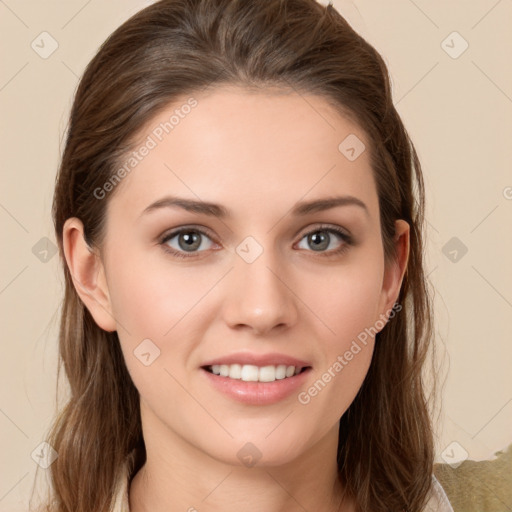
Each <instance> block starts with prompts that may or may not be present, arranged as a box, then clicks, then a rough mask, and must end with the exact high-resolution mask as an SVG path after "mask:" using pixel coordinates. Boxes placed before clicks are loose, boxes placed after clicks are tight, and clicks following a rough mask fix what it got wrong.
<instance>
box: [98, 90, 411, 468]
mask: <svg viewBox="0 0 512 512" xmlns="http://www.w3.org/2000/svg"><path fill="white" fill-rule="evenodd" d="M187 99H188V97H186V98H185V99H184V100H183V102H182V103H178V104H173V105H172V106H170V107H169V108H167V109H166V110H165V111H163V112H162V113H161V114H159V115H158V116H157V117H156V118H155V119H154V120H153V121H152V122H151V123H149V124H148V126H147V128H145V129H144V132H143V134H142V135H141V137H140V141H141V142H140V144H139V145H138V146H137V155H132V156H133V158H135V159H136V163H135V160H133V161H131V164H130V163H128V159H127V160H126V162H122V163H121V165H123V164H124V163H128V164H127V166H126V167H125V169H130V171H129V172H127V173H126V174H127V175H126V176H125V177H124V178H123V179H122V181H121V183H120V184H118V185H117V186H116V190H115V193H113V194H112V192H110V193H111V194H112V197H111V198H109V197H106V198H103V199H101V198H99V199H97V200H105V201H107V200H108V201H109V202H108V210H107V223H106V239H105V245H104V248H103V254H104V259H103V262H102V264H103V265H104V267H103V268H102V275H103V276H104V279H105V280H104V281H102V280H101V279H100V280H99V285H100V287H101V286H102V283H103V286H104V292H105V297H106V299H105V302H104V307H99V305H98V303H99V302H101V300H98V301H91V302H90V303H88V307H89V308H90V310H91V312H92V313H93V315H94V317H95V319H96V321H97V322H98V324H99V325H100V326H101V327H103V328H104V329H106V330H117V332H118V335H119V339H120V343H121V347H122V350H123V353H124V357H125V360H126V364H127V367H128V370H129V372H130V375H131V377H132V379H133V382H134V384H135V386H136V387H137V389H138V391H139V393H140V397H141V409H142V415H143V424H144V429H145V432H144V433H145V438H146V442H147V438H148V437H149V436H152V438H153V439H154V438H159V437H161V438H162V439H165V438H170V437H169V436H171V437H172V438H173V439H179V440H180V442H185V443H187V444H190V445H192V446H193V447H194V448H196V449H199V450H200V451H202V452H203V453H206V454H208V455H210V456H212V457H213V458H214V459H217V460H222V461H224V462H228V463H233V464H240V463H247V461H248V460H249V459H247V458H245V459H244V457H246V455H249V456H251V455H252V456H253V458H254V460H256V459H259V460H258V463H259V464H265V463H266V464H269V465H277V464H282V463H286V462H289V461H292V460H294V459H295V458H297V457H298V456H300V454H301V453H303V452H305V451H306V450H308V449H309V448H311V447H313V445H315V444H316V443H318V442H319V441H321V440H322V439H324V438H325V437H326V436H327V434H329V433H331V434H332V433H333V431H336V433H337V428H338V421H339V419H340V417H341V416H342V415H343V414H344V412H345V411H346V410H347V408H348V407H349V406H350V404H351V402H352V401H353V400H354V397H355V396H356V394H357V392H358V390H359V388H360V387H361V384H362V382H363V380H364V378H365V376H366V374H367V371H368V367H369V365H370V361H371V357H372V352H373V347H374V337H373V335H374V333H375V332H376V331H378V330H381V329H382V327H383V325H384V322H383V318H384V316H385V315H386V314H389V312H390V309H391V307H392V306H393V304H394V302H395V300H396V297H397V295H398V291H399V286H400V283H401V278H402V275H403V267H402V268H398V269H397V268H396V267H390V268H389V269H386V268H385V265H384V253H383V245H382V240H381V231H380V220H379V207H378V196H377V190H376V186H375V182H374V179H373V177H372V171H371V168H370V163H369V152H368V151H367V150H365V149H364V147H366V148H368V144H369V142H368V140H367V138H366V136H365V134H364V133H363V132H362V130H361V129H360V128H359V127H358V126H357V125H355V124H353V123H352V122H350V121H349V120H347V119H345V118H343V117H341V116H340V115H338V114H336V113H335V112H334V110H332V109H331V107H329V105H328V104H327V103H326V102H325V100H324V99H322V98H320V97H317V96H313V95H298V94H296V93H293V92H292V93H290V94H289V95H283V94H279V95H278V94H275V93H273V92H271V91H270V90H268V91H266V92H258V93H250V92H247V91H245V90H242V89H235V88H221V89H217V90H215V91H214V92H213V93H211V94H209V95H195V96H194V100H190V101H189V102H188V103H187ZM185 105H190V107H185ZM173 114H174V116H175V117H174V118H172V120H171V121H170V118H171V116H172V115H173ZM166 122H167V123H168V124H167V125H166V124H165V123H166ZM167 132H168V133H167ZM347 137H348V138H347ZM363 144H364V146H363ZM143 146H145V147H146V148H147V150H143V149H139V148H142V147H143ZM121 165H120V167H121ZM123 174H124V173H123V172H120V173H119V175H120V176H121V177H122V176H123ZM105 189H106V190H108V186H107V187H105ZM107 196H108V194H107ZM98 197H101V193H100V192H98ZM171 198H172V199H173V200H174V199H180V200H182V201H183V205H186V204H188V205H189V206H188V207H180V206H179V204H177V203H176V204H174V205H173V204H171ZM334 198H344V199H340V200H339V202H338V204H337V205H335V206H332V205H331V206H332V207H330V208H323V207H322V204H324V203H322V202H323V201H325V200H326V199H334ZM186 202H187V203H186ZM317 202H318V204H316V203H317ZM196 203H198V204H196ZM155 204H156V205H155ZM213 204H215V205H217V206H212V205H213ZM151 205H154V206H153V207H152V206H151ZM308 205H311V206H309V207H308ZM324 206H325V205H324ZM220 212H224V214H223V215H219V213H220ZM183 228H186V229H183ZM397 228H398V232H399V233H405V235H404V236H402V237H401V238H400V243H401V244H402V247H403V251H405V255H406V253H407V225H405V223H403V222H402V223H400V222H399V223H398V224H397ZM180 229H183V233H181V235H180V234H179V232H178V230H180ZM333 230H334V231H333ZM335 230H339V231H340V232H341V234H338V233H336V231H335ZM405 257H406V256H405ZM105 311H108V312H109V313H110V314H111V315H112V316H110V314H109V315H107V314H106V313H105ZM391 321H392V320H391ZM237 362H238V363H240V365H241V367H238V366H236V363H237ZM211 363H217V364H219V365H220V364H222V363H226V364H228V363H229V365H228V366H226V367H224V368H217V367H214V368H212V369H213V370H216V371H217V372H218V371H219V370H220V371H222V372H223V374H225V372H231V373H230V374H231V375H232V376H233V377H234V378H231V377H229V376H223V375H214V374H212V373H210V372H209V371H208V370H207V369H205V368H204V366H205V365H209V364H211ZM249 363H252V365H250V366H248V367H246V368H242V366H244V364H249ZM251 366H256V367H257V368H256V372H259V373H255V372H254V370H255V369H254V368H251ZM264 366H270V368H266V369H265V370H263V371H262V372H260V370H259V368H260V367H264ZM279 366H285V367H288V366H297V367H299V369H300V368H302V367H307V369H306V371H304V372H303V373H300V374H298V375H296V376H293V377H287V378H284V379H283V378H282V377H283V369H282V368H281V369H280V368H277V367H279ZM292 371H295V370H292ZM238 372H241V374H243V375H244V378H248V379H253V378H259V379H262V380H265V379H268V380H272V379H275V380H274V382H254V381H245V380H241V379H239V378H236V377H237V376H240V375H241V374H240V373H238ZM276 372H277V377H279V378H276ZM288 375H289V374H288ZM336 435H337V434H336ZM247 443H252V445H254V446H251V445H248V444H247Z"/></svg>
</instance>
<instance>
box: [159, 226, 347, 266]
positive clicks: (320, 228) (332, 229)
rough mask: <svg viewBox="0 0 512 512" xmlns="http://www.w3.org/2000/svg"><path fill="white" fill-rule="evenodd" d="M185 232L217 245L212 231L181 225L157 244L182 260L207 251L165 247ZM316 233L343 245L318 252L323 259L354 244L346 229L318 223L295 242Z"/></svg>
mask: <svg viewBox="0 0 512 512" xmlns="http://www.w3.org/2000/svg"><path fill="white" fill-rule="evenodd" d="M187 231H195V232H197V233H199V234H201V235H204V236H206V237H208V238H209V239H210V240H212V242H214V243H215V244H217V245H219V243H218V242H217V241H216V237H215V235H212V231H211V230H210V229H209V228H207V227H205V226H201V225H183V226H180V227H178V228H174V229H171V230H169V231H167V232H165V233H163V234H162V235H161V236H160V237H159V238H158V240H159V244H160V245H162V246H166V247H164V250H165V251H166V252H169V253H171V254H173V255H178V257H183V258H188V257H191V258H193V257H194V256H196V255H199V254H201V253H204V252H207V251H197V252H190V253H187V252H186V251H176V250H175V249H173V248H171V247H169V246H167V242H168V241H169V240H170V239H172V238H174V237H175V236H177V235H179V234H181V233H182V232H187ZM317 231H328V232H331V233H335V234H336V235H338V236H339V237H340V238H341V239H342V241H343V244H342V246H341V248H338V249H332V250H330V251H320V252H318V254H320V255H322V254H324V255H325V257H329V256H334V255H336V254H337V253H338V252H339V251H340V250H341V249H346V248H347V246H350V245H354V244H355V243H354V240H353V237H352V234H351V233H350V231H349V230H347V229H346V228H343V227H341V226H337V225H333V224H323V223H319V224H317V225H314V226H313V227H307V228H304V230H303V231H299V233H301V234H300V237H299V240H298V241H297V243H299V242H301V241H302V239H303V238H304V237H305V236H307V235H310V234H313V233H316V232H317ZM296 236H299V235H295V237H296ZM295 237H294V238H295ZM306 252H312V253H314V252H315V251H306Z"/></svg>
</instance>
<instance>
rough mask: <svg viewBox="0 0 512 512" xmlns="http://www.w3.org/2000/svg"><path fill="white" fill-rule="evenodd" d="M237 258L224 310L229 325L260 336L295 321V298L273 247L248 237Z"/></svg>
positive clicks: (239, 247) (240, 246) (239, 246)
mask: <svg viewBox="0 0 512 512" xmlns="http://www.w3.org/2000/svg"><path fill="white" fill-rule="evenodd" d="M234 258H235V259H234V269H233V271H232V272H231V276H230V285H229V286H230V289H229V291H228V294H227V295H228V296H227V297H226V302H225V307H224V314H225V319H226V322H227V323H228V324H229V325H230V326H232V327H237V326H241V325H245V326H247V327H248V328H252V329H254V330H255V331H258V332H260V333H262V332H267V331H270V330H271V329H272V328H274V327H276V326H278V325H282V324H285V325H291V324H292V323H293V322H295V320H296V319H297V310H296V304H295V300H294V295H293V293H292V292H291V291H290V289H289V288H288V286H289V285H288V283H286V276H287V273H286V272H283V262H281V261H280V260H279V259H278V257H277V256H276V253H275V251H274V250H273V248H272V247H263V245H262V244H261V243H260V242H258V241H256V240H255V239H254V238H253V237H247V238H246V239H245V240H243V241H242V242H241V243H240V244H239V245H238V246H237V247H236V254H235V255H234Z"/></svg>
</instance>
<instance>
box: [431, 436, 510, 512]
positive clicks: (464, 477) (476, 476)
mask: <svg viewBox="0 0 512 512" xmlns="http://www.w3.org/2000/svg"><path fill="white" fill-rule="evenodd" d="M495 456H496V459H492V460H482V461H475V460H465V461H464V462H463V463H462V464H460V465H459V466H457V467H455V468H453V467H451V466H450V465H449V464H435V465H434V475H435V476H436V478H437V480H438V481H439V483H440V484H441V485H442V487H443V489H444V491H445V493H446V495H447V496H448V499H449V500H450V504H451V506H452V507H453V510H454V512H512V444H511V445H509V446H508V448H507V449H506V450H501V451H499V452H496V453H495Z"/></svg>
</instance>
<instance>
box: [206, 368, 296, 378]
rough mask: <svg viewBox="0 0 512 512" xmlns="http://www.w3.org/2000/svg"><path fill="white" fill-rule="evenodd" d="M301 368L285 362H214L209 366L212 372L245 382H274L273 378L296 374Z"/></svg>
mask: <svg viewBox="0 0 512 512" xmlns="http://www.w3.org/2000/svg"><path fill="white" fill-rule="evenodd" d="M301 369H302V368H300V367H295V366H286V365H285V364H280V365H277V366H274V365H269V366H261V367H258V366H255V365H252V364H244V365H240V364H214V365H213V366H212V367H211V370H212V373H214V374H215V375H220V376H222V377H229V378H230V379H238V380H243V381H245V382H274V381H275V380H281V379H285V378H287V377H292V376H293V375H297V374H298V373H300V371H301Z"/></svg>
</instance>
